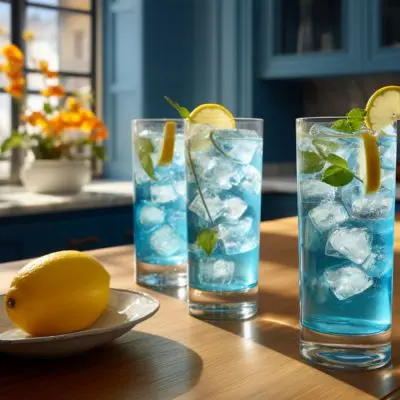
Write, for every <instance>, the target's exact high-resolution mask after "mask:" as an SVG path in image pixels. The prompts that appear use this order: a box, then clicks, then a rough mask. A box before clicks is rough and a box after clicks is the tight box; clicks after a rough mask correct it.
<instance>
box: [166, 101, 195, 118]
mask: <svg viewBox="0 0 400 400" xmlns="http://www.w3.org/2000/svg"><path fill="white" fill-rule="evenodd" d="M164 99H165V100H167V101H168V103H169V104H170V105H171V106H172V107H174V108H175V110H176V111H178V113H179V115H180V116H181V117H182V118H183V119H186V118H189V115H190V111H189V110H188V109H187V108H186V107H182V106H180V105H179V104H178V103H176V102H175V101H173V100H171V99H170V98H169V97H167V96H164Z"/></svg>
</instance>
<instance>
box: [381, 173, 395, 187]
mask: <svg viewBox="0 0 400 400" xmlns="http://www.w3.org/2000/svg"><path fill="white" fill-rule="evenodd" d="M381 187H382V188H384V189H388V190H390V191H393V190H394V189H395V188H396V171H390V170H387V169H381Z"/></svg>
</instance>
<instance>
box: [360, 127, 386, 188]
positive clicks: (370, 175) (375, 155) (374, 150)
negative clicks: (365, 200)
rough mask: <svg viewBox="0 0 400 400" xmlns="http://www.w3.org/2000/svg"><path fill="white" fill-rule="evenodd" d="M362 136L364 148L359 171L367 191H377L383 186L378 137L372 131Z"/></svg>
mask: <svg viewBox="0 0 400 400" xmlns="http://www.w3.org/2000/svg"><path fill="white" fill-rule="evenodd" d="M361 137H362V140H363V147H364V149H363V151H361V160H360V171H359V173H360V175H361V177H362V178H363V180H364V187H365V193H366V194H371V193H376V192H377V191H379V189H380V186H381V160H380V157H379V148H378V142H377V137H376V136H374V135H372V134H371V133H370V132H363V133H362V134H361Z"/></svg>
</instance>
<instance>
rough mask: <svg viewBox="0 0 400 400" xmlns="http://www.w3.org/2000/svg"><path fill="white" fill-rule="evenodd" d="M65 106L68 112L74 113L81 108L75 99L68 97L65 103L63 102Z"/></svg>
mask: <svg viewBox="0 0 400 400" xmlns="http://www.w3.org/2000/svg"><path fill="white" fill-rule="evenodd" d="M65 106H66V108H67V110H68V111H71V112H74V113H77V112H78V111H79V110H80V108H81V104H80V103H79V101H78V100H77V99H76V98H75V97H68V99H67V101H66V102H65Z"/></svg>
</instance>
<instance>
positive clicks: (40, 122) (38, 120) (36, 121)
mask: <svg viewBox="0 0 400 400" xmlns="http://www.w3.org/2000/svg"><path fill="white" fill-rule="evenodd" d="M23 120H24V121H25V122H27V123H28V124H30V125H32V126H40V127H41V128H43V129H46V128H47V125H48V123H47V119H46V116H45V115H44V114H42V113H41V112H40V111H34V112H33V113H32V114H30V115H28V116H24V119H23Z"/></svg>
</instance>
